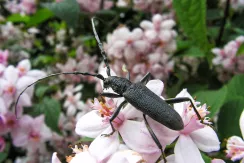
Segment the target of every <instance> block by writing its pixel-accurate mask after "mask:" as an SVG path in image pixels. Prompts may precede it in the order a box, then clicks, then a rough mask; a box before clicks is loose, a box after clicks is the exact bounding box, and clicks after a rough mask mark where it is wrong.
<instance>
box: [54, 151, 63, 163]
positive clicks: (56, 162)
mask: <svg viewBox="0 0 244 163" xmlns="http://www.w3.org/2000/svg"><path fill="white" fill-rule="evenodd" d="M52 163H61V162H60V160H59V159H58V157H57V152H54V153H53V156H52Z"/></svg>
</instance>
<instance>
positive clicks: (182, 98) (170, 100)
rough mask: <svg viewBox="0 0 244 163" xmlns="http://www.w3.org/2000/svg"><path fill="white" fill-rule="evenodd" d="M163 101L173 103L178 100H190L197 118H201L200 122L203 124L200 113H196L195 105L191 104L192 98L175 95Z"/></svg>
mask: <svg viewBox="0 0 244 163" xmlns="http://www.w3.org/2000/svg"><path fill="white" fill-rule="evenodd" d="M164 101H165V102H167V103H168V104H174V103H180V102H186V101H190V103H191V105H192V107H193V109H194V111H195V113H196V115H197V117H198V119H199V120H201V123H203V124H204V122H203V120H202V117H201V116H200V114H199V113H198V111H197V109H196V107H195V105H194V104H193V102H192V100H191V99H190V98H189V97H177V98H170V99H166V100H164Z"/></svg>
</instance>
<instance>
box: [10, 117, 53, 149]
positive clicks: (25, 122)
mask: <svg viewBox="0 0 244 163" xmlns="http://www.w3.org/2000/svg"><path fill="white" fill-rule="evenodd" d="M11 135H12V138H13V144H14V145H15V146H16V147H23V148H26V149H27V150H28V151H30V152H31V153H34V151H36V150H38V149H39V148H40V146H41V145H43V143H44V142H46V141H47V140H50V139H51V136H52V135H51V130H50V129H49V128H48V127H47V126H46V125H45V122H44V115H40V116H38V117H36V118H32V117H31V116H29V115H24V116H22V117H21V119H20V120H19V123H18V127H16V128H15V129H14V130H13V131H12V133H11Z"/></svg>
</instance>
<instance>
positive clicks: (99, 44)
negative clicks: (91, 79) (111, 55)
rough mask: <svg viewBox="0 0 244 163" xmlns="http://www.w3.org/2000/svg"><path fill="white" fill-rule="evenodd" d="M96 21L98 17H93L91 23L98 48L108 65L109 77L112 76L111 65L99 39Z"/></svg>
mask: <svg viewBox="0 0 244 163" xmlns="http://www.w3.org/2000/svg"><path fill="white" fill-rule="evenodd" d="M94 19H97V18H96V17H93V18H92V19H91V22H92V30H93V33H94V35H95V38H96V40H97V44H98V46H99V49H100V51H101V54H102V56H103V60H104V62H105V65H106V67H107V75H108V76H111V74H110V67H109V64H108V57H107V55H106V52H105V51H104V48H103V44H102V43H101V41H100V39H99V37H98V34H97V31H96V28H95V23H94Z"/></svg>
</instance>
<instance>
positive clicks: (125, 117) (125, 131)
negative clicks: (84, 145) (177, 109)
mask: <svg viewBox="0 0 244 163" xmlns="http://www.w3.org/2000/svg"><path fill="white" fill-rule="evenodd" d="M146 86H147V87H148V88H149V89H151V90H152V91H153V92H155V93H156V94H157V95H158V96H160V95H161V93H162V90H163V83H162V82H161V81H160V80H151V81H149V82H148V83H147V85H146ZM121 101H122V100H118V101H116V102H117V103H115V101H114V100H113V99H107V98H105V99H104V101H102V102H99V101H98V100H97V99H95V100H94V106H93V108H95V109H96V110H93V111H91V112H89V113H87V114H86V115H84V116H83V117H81V118H80V119H79V120H78V122H77V124H76V133H77V134H78V135H82V136H87V137H92V138H96V139H95V141H96V140H97V141H98V140H100V139H104V137H103V136H102V137H101V135H102V134H104V133H105V134H109V133H111V131H112V129H111V126H110V123H109V118H110V117H111V116H112V114H113V112H114V111H115V109H116V107H117V106H118V105H119V104H120V103H121ZM136 119H138V121H137V120H136ZM149 121H150V120H149ZM112 123H113V125H114V127H115V129H116V131H115V133H113V135H112V136H109V137H108V138H109V139H108V142H107V143H108V145H109V144H117V145H118V144H119V139H118V132H119V133H120V135H121V137H122V139H123V141H124V142H125V144H126V145H127V146H128V147H129V148H131V149H132V150H134V151H136V152H138V153H140V154H141V155H142V156H143V158H144V159H145V160H146V161H147V162H155V161H156V160H157V158H158V157H159V156H160V155H161V151H160V150H159V149H158V147H157V145H156V144H155V142H154V141H153V139H152V137H151V135H150V133H149V132H148V129H147V127H146V125H145V123H144V121H142V113H141V112H139V111H138V110H136V109H135V108H134V107H132V106H131V104H128V105H126V106H125V108H124V109H122V110H121V111H120V113H119V114H118V116H117V117H116V118H115V119H114V121H113V122H112ZM150 123H151V121H150ZM152 123H153V122H152ZM155 126H156V125H155ZM155 128H157V129H158V130H161V132H160V134H161V135H159V134H158V131H155V134H156V135H157V136H158V138H159V141H160V142H161V144H162V146H163V148H164V147H165V146H166V145H168V144H170V143H171V142H173V140H174V139H175V138H176V137H174V135H176V134H175V131H173V130H170V129H168V128H167V127H164V126H163V125H161V127H158V126H156V127H155ZM138 138H140V139H138ZM104 152H105V151H104ZM112 152H113V151H112V149H111V151H109V149H108V151H106V153H110V154H111V153H112ZM102 158H104V157H102ZM100 161H101V159H100Z"/></svg>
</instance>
